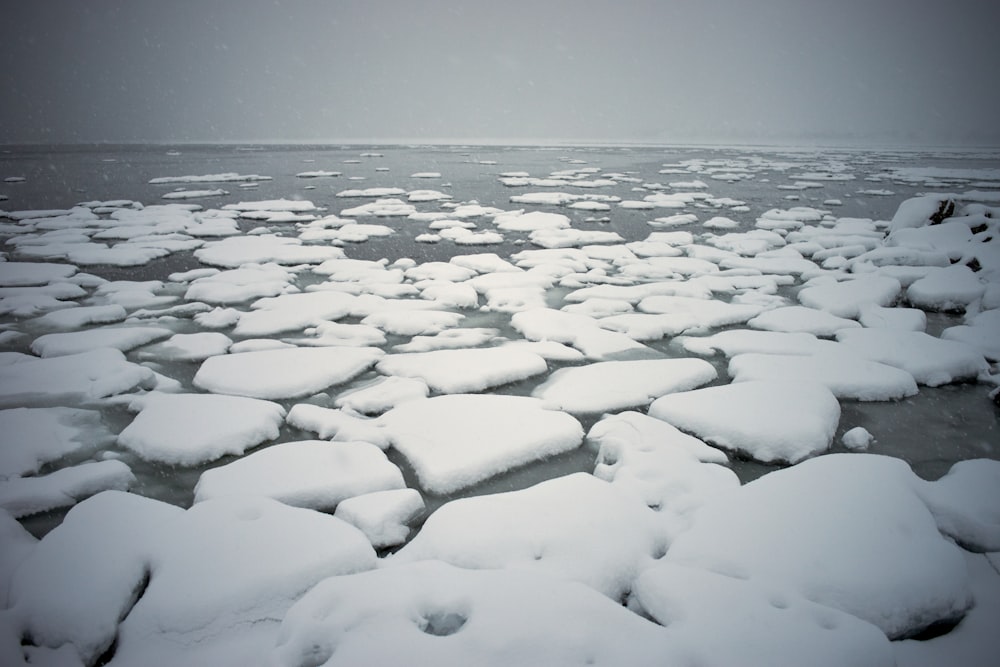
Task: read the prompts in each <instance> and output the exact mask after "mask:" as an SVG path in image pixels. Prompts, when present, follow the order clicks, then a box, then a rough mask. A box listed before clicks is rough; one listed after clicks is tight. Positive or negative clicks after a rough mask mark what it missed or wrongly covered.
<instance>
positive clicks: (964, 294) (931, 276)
mask: <svg viewBox="0 0 1000 667" xmlns="http://www.w3.org/2000/svg"><path fill="white" fill-rule="evenodd" d="M963 228H965V227H964V225H963ZM966 229H967V228H966ZM985 292H986V283H984V282H983V281H982V280H980V279H979V277H978V276H977V274H975V273H973V271H972V269H970V268H969V267H967V266H965V265H964V264H954V265H952V266H948V267H944V268H939V269H935V270H934V271H931V272H930V273H928V274H927V275H926V276H925V277H923V278H920V279H919V280H917V281H915V282H914V283H913V284H911V285H910V286H909V287H908V288H907V290H906V299H907V301H909V302H910V303H911V304H913V305H914V306H916V307H918V308H923V309H924V310H958V311H964V310H967V309H968V307H969V304H971V303H972V302H974V301H976V300H977V299H980V298H982V296H983V294H984V293H985Z"/></svg>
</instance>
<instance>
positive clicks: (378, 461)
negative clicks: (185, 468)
mask: <svg viewBox="0 0 1000 667" xmlns="http://www.w3.org/2000/svg"><path fill="white" fill-rule="evenodd" d="M404 486H405V485H404V483H403V475H402V473H400V471H399V468H397V467H396V466H395V465H393V464H392V463H390V462H389V460H388V459H387V458H386V457H385V454H383V453H382V450H381V449H379V448H378V447H376V446H375V445H372V444H369V443H367V442H336V443H331V442H327V441H325V440H299V441H296V442H283V443H281V444H278V445H272V446H271V447H267V448H266V449H262V450H260V451H258V452H254V453H253V454H250V455H248V456H245V457H243V458H241V459H238V460H236V461H233V462H232V463H228V464H226V465H224V466H220V467H218V468H212V469H211V470H206V471H205V472H203V473H202V474H201V477H200V478H199V479H198V484H197V485H196V486H195V488H194V501H195V502H196V503H200V502H203V501H205V500H211V499H212V498H219V497H222V496H233V495H257V496H266V497H268V498H274V499H275V500H279V501H281V502H283V503H285V504H286V505H293V506H295V507H306V508H309V509H315V510H320V511H324V512H329V511H332V510H333V509H334V508H335V507H336V506H337V504H338V503H339V502H340V501H342V500H345V499H347V498H351V497H353V496H358V495H361V494H364V493H371V492H373V491H385V490H388V489H400V488H403V487H404Z"/></svg>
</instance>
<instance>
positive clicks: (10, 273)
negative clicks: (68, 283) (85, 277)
mask: <svg viewBox="0 0 1000 667" xmlns="http://www.w3.org/2000/svg"><path fill="white" fill-rule="evenodd" d="M74 273H76V267H75V266H72V265H70V264H55V263H47V262H0V287H25V286H30V285H47V284H49V283H52V282H56V281H59V280H64V279H66V278H69V277H70V276H72V275H73V274H74Z"/></svg>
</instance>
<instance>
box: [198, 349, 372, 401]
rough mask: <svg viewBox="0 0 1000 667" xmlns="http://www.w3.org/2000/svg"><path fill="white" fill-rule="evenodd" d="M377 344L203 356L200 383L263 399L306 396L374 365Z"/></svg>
mask: <svg viewBox="0 0 1000 667" xmlns="http://www.w3.org/2000/svg"><path fill="white" fill-rule="evenodd" d="M383 354H384V353H383V352H382V350H379V349H377V348H369V347H359V348H347V347H307V348H287V349H277V350H262V351H259V352H244V353H241V354H221V355H218V356H215V357H209V358H208V359H206V360H205V361H204V362H202V364H201V367H200V368H199V369H198V372H197V374H195V376H194V385H195V386H196V387H198V388H199V389H204V390H205V391H211V392H214V393H218V394H233V395H236V396H249V397H251V398H263V399H286V398H298V397H301V396H307V395H309V394H314V393H316V392H319V391H322V390H324V389H326V388H327V387H330V386H332V385H337V384H343V383H344V382H347V381H349V380H351V379H352V378H354V377H356V376H357V375H360V374H361V373H363V372H364V371H366V370H368V369H369V368H371V367H372V366H373V365H374V364H375V362H377V361H378V360H379V359H380V358H381V357H382V355H383Z"/></svg>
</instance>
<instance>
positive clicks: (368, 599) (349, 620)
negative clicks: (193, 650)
mask: <svg viewBox="0 0 1000 667" xmlns="http://www.w3.org/2000/svg"><path fill="white" fill-rule="evenodd" d="M373 637H378V638H387V637H391V638H392V641H382V640H379V641H373V640H372V638H373ZM609 637H613V638H614V641H609V640H608V638H609ZM414 656H420V660H421V661H423V662H425V663H426V664H429V665H477V666H478V667H508V666H509V665H513V664H518V665H546V666H547V667H570V666H572V665H581V664H587V663H590V664H594V665H607V666H611V665H614V666H615V667H639V666H640V665H641V666H644V667H652V666H653V665H662V664H669V663H673V662H676V663H680V662H683V661H684V660H685V659H686V656H685V652H683V651H680V650H676V651H672V650H671V647H670V644H669V635H668V634H667V633H666V632H664V631H663V629H662V628H660V627H659V626H656V625H654V624H652V623H650V622H649V621H646V620H645V619H643V618H640V617H639V616H638V615H636V614H634V613H632V612H630V611H628V610H627V609H624V608H622V606H621V605H619V604H618V603H617V602H614V601H611V600H608V599H607V598H606V597H604V596H602V595H600V594H598V593H595V592H593V591H591V590H589V589H587V588H586V587H583V586H580V585H578V584H571V583H568V582H564V581H560V580H559V579H556V578H552V577H545V576H537V575H534V574H532V573H527V572H498V571H488V570H486V571H484V570H478V571H473V570H467V569H464V568H460V567H453V566H451V565H448V564H446V563H442V562H440V561H426V562H421V563H414V564H410V565H405V566H399V567H389V568H382V569H378V570H375V571H373V572H370V573H362V574H359V575H353V576H349V577H336V578H332V579H328V580H326V581H324V582H322V583H321V584H320V585H318V586H316V587H315V588H314V589H312V590H311V591H309V593H307V594H306V595H305V596H304V597H303V598H302V599H301V600H300V601H299V602H298V603H297V604H296V605H295V606H294V607H293V608H292V609H291V610H290V611H289V612H288V614H287V615H286V616H285V620H284V622H283V623H282V627H281V633H280V635H279V637H278V642H277V645H276V647H275V648H274V652H273V654H272V657H271V660H272V662H273V664H275V665H277V666H280V667H308V666H309V665H320V664H321V665H325V666H326V667H347V666H351V665H399V664H406V663H409V662H412V661H413V658H414Z"/></svg>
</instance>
